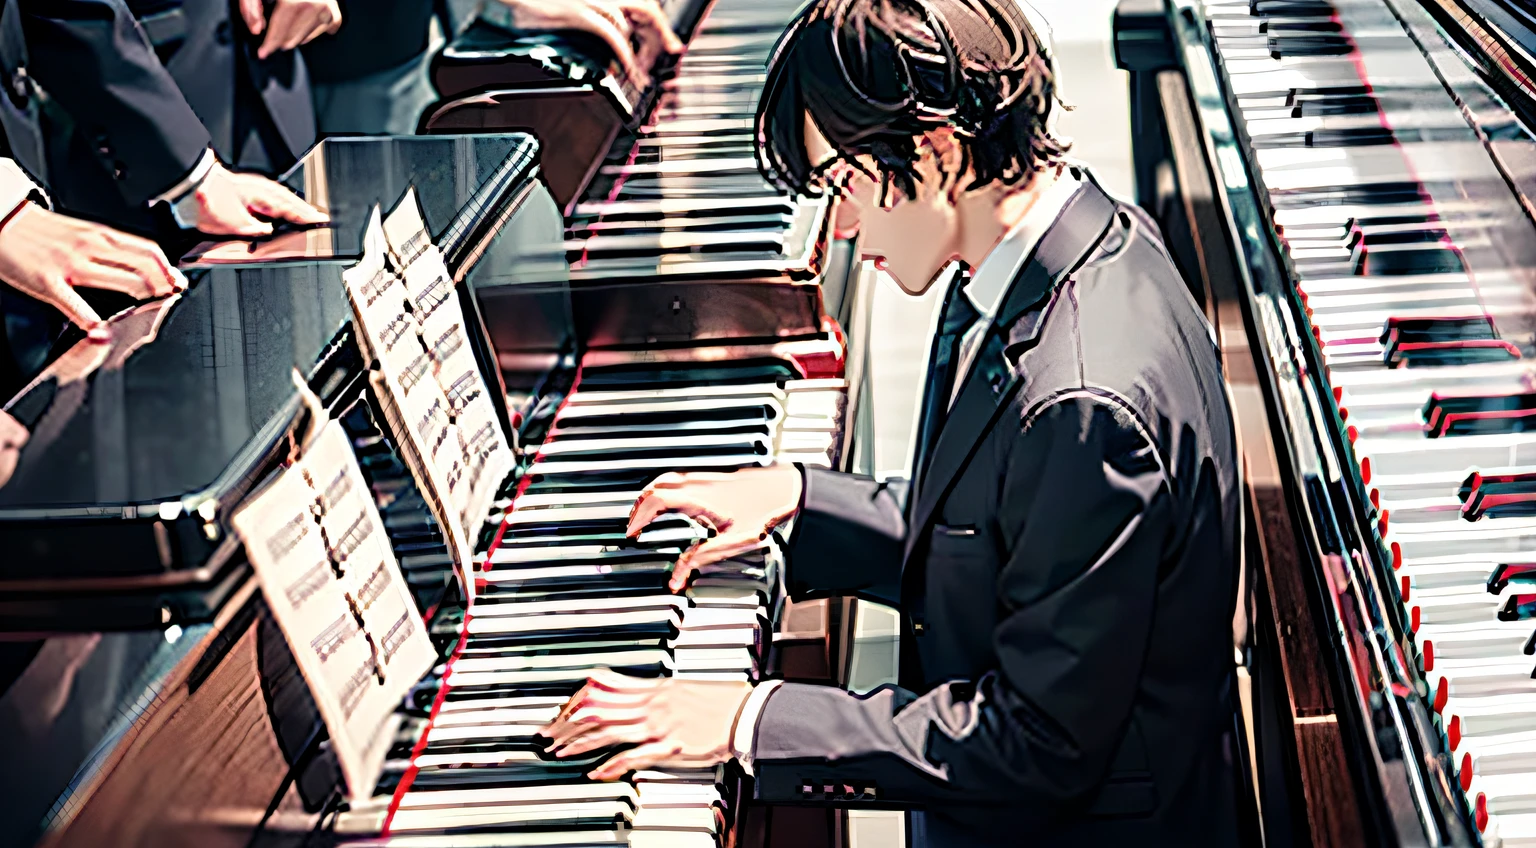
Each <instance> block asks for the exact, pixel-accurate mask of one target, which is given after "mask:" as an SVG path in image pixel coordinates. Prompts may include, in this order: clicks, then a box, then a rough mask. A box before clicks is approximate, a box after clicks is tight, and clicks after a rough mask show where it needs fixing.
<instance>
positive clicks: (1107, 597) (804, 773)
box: [753, 392, 1173, 825]
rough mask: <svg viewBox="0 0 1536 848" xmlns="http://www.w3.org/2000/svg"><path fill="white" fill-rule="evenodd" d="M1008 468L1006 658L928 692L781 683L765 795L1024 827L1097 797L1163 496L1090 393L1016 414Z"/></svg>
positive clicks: (1119, 424)
mask: <svg viewBox="0 0 1536 848" xmlns="http://www.w3.org/2000/svg"><path fill="white" fill-rule="evenodd" d="M1001 473H1002V479H1001V481H1000V491H999V497H1000V499H1001V500H1000V502H999V512H998V515H999V524H1000V529H1001V531H1002V533H1003V536H1002V537H1001V538H1003V539H1005V540H1006V550H1007V551H1009V552H1010V554H1009V555H1008V558H1007V559H1006V561H1005V562H1004V564H1003V566H1002V568H1001V571H1000V573H999V578H998V581H997V587H998V591H999V593H1000V595H1001V597H1000V598H999V599H998V601H999V602H1000V604H1001V606H1002V608H1003V609H1005V610H1007V612H1006V614H1003V615H1001V617H1000V618H999V620H998V624H997V628H996V631H995V633H994V637H993V638H994V643H995V648H996V652H997V656H998V667H997V668H995V669H992V670H990V671H988V672H987V673H985V674H984V675H982V676H981V677H980V679H977V680H968V681H955V682H952V683H949V684H945V685H942V686H939V687H937V688H935V689H933V690H932V691H930V692H928V693H927V694H925V695H923V696H921V697H917V696H915V695H914V694H913V693H910V692H907V691H904V690H900V689H896V688H891V687H886V688H882V689H880V690H876V691H875V692H874V693H871V694H869V695H867V696H857V695H853V694H851V693H848V692H845V691H842V690H840V689H835V688H831V687H821V686H807V685H799V684H785V685H784V686H782V687H781V688H780V689H779V690H778V691H777V692H775V693H774V694H773V695H772V696H771V697H770V698H769V699H768V701H767V703H766V705H765V706H764V708H763V712H762V714H761V716H760V718H759V721H758V729H757V737H756V745H755V748H754V754H753V759H754V764H755V768H756V773H757V785H758V791H759V794H760V796H761V797H762V798H763V799H765V800H770V801H791V800H793V801H799V800H811V801H816V800H823V799H822V798H820V797H819V794H820V793H821V791H822V789H821V787H823V786H828V785H830V786H834V787H841V786H851V787H856V788H855V789H854V791H855V792H862V791H864V790H866V789H870V788H872V789H873V790H874V791H875V794H876V799H875V800H877V801H878V802H881V803H898V804H902V805H917V806H921V805H925V804H936V805H946V806H949V805H963V804H970V805H1007V806H1008V807H1009V808H1010V810H1011V811H1015V812H1017V814H1018V815H1019V816H1020V824H1021V825H1023V824H1026V823H1027V821H1028V820H1030V819H1034V820H1036V821H1039V820H1043V819H1047V818H1050V817H1052V816H1056V815H1061V814H1063V813H1066V812H1069V811H1071V810H1073V809H1074V806H1075V805H1078V804H1082V803H1086V802H1087V801H1088V800H1089V798H1088V796H1089V795H1090V794H1091V791H1092V790H1093V789H1094V788H1095V787H1096V786H1097V785H1098V784H1099V782H1100V781H1101V780H1102V779H1103V777H1104V776H1105V774H1106V773H1107V772H1108V770H1109V767H1110V764H1111V760H1112V757H1113V756H1114V754H1115V752H1116V750H1117V748H1118V746H1119V744H1120V741H1121V738H1122V736H1123V734H1124V732H1125V729H1126V726H1127V721H1128V717H1129V715H1130V710H1131V706H1132V701H1133V698H1134V693H1135V691H1136V688H1137V685H1138V681H1139V679H1140V673H1141V664H1142V655H1143V653H1144V650H1145V645H1146V640H1147V638H1148V633H1149V630H1150V627H1151V618H1152V608H1153V598H1154V596H1155V594H1156V584H1157V578H1158V566H1159V562H1160V561H1161V554H1162V549H1163V546H1164V544H1165V538H1166V536H1167V534H1168V529H1169V526H1170V524H1172V518H1171V515H1170V513H1171V511H1172V509H1173V504H1172V501H1173V499H1172V497H1171V495H1170V494H1169V487H1168V484H1167V478H1166V476H1165V473H1164V470H1163V467H1162V465H1161V461H1160V459H1159V457H1158V454H1157V453H1156V450H1155V449H1154V447H1153V446H1152V444H1151V443H1150V440H1149V438H1148V437H1147V436H1146V435H1145V431H1144V429H1143V428H1142V427H1140V426H1138V424H1137V423H1136V422H1135V421H1134V420H1133V419H1132V418H1131V417H1130V416H1129V415H1127V414H1126V413H1125V412H1124V411H1123V409H1122V408H1121V406H1120V405H1119V404H1117V403H1116V402H1114V400H1113V399H1108V398H1097V397H1094V396H1092V395H1090V394H1088V393H1086V392H1085V393H1083V394H1082V395H1081V396H1078V397H1069V398H1067V399H1063V400H1059V401H1057V402H1055V403H1054V404H1053V405H1051V406H1050V407H1048V408H1046V409H1045V410H1044V411H1043V412H1041V413H1040V414H1038V415H1037V416H1034V417H1033V418H1032V419H1031V420H1029V421H1027V422H1025V423H1024V424H1023V425H1022V426H1021V427H1020V434H1019V435H1018V436H1017V438H1016V439H1015V441H1014V444H1013V446H1012V448H1011V450H1010V452H1009V454H1008V457H1007V459H1006V461H1005V462H1004V468H1003V470H1002V472H1001ZM802 787H809V789H810V791H809V792H807V791H806V790H805V789H803V788H802ZM832 800H840V801H841V800H842V799H837V798H833V799H832ZM856 800H857V799H856Z"/></svg>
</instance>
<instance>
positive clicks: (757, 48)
mask: <svg viewBox="0 0 1536 848" xmlns="http://www.w3.org/2000/svg"><path fill="white" fill-rule="evenodd" d="M798 5H799V3H797V2H788V0H769V2H748V0H727V1H726V2H720V3H716V4H715V6H714V7H713V8H712V9H711V10H710V12H709V14H708V16H707V17H706V18H705V19H704V21H703V22H702V24H701V25H700V27H699V32H698V34H697V35H696V36H695V37H694V39H693V41H692V42H691V43H690V44H689V46H688V52H687V53H685V54H684V55H683V56H682V58H681V59H680V60H679V62H678V65H677V75H676V76H675V77H674V78H672V79H668V80H665V81H664V82H663V83H662V84H661V94H660V96H659V98H658V101H657V104H656V110H655V112H654V114H653V115H652V118H651V120H650V121H648V122H647V123H645V124H644V125H642V126H641V127H640V129H639V131H638V133H637V138H636V140H635V146H634V148H633V149H632V150H625V151H623V154H624V155H623V157H622V158H618V159H610V160H609V161H608V162H607V163H606V164H604V165H603V166H602V167H601V169H600V171H599V174H598V179H597V180H596V181H594V183H593V185H594V187H601V189H602V193H603V195H604V196H603V197H601V198H592V197H590V196H589V198H588V199H587V200H585V201H583V202H582V203H580V204H578V205H577V206H576V209H575V212H574V214H573V215H572V216H571V217H570V219H569V221H568V227H567V241H566V251H567V256H568V258H569V259H570V261H571V267H572V273H573V277H574V278H575V279H582V278H587V279H592V278H602V279H607V278H622V277H629V276H633V275H635V274H636V273H643V274H646V275H648V276H661V277H669V276H677V275H686V276H711V277H720V276H753V277H761V276H781V275H786V274H798V275H801V276H806V275H809V274H811V273H814V270H813V269H814V266H815V263H816V262H817V259H818V256H817V253H816V252H817V250H818V248H819V246H820V245H821V244H822V243H823V236H824V235H825V233H824V229H825V226H826V215H825V211H826V205H825V203H823V202H821V201H816V200H801V199H796V198H792V197H789V196H787V195H785V194H783V193H782V192H780V191H779V190H778V189H777V188H776V187H774V186H773V185H772V184H770V183H768V182H767V181H766V180H764V179H763V177H762V175H761V174H760V173H759V172H758V168H757V157H756V144H755V141H754V127H753V124H754V119H755V116H756V114H757V99H758V95H759V94H760V93H761V91H762V85H763V78H764V73H765V72H764V68H765V67H766V64H767V61H768V56H769V54H770V53H771V52H772V50H773V47H774V45H775V44H776V43H777V42H778V39H779V36H780V35H782V33H783V30H784V26H785V24H786V23H787V22H788V21H789V18H790V16H791V15H792V14H793V13H794V12H795V11H796V7H797V6H798Z"/></svg>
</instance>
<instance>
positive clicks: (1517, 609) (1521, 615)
mask: <svg viewBox="0 0 1536 848" xmlns="http://www.w3.org/2000/svg"><path fill="white" fill-rule="evenodd" d="M1532 619H1536V594H1529V595H1511V596H1510V597H1509V599H1508V600H1506V601H1505V602H1504V606H1502V607H1500V608H1499V620H1500V621H1530V620H1532Z"/></svg>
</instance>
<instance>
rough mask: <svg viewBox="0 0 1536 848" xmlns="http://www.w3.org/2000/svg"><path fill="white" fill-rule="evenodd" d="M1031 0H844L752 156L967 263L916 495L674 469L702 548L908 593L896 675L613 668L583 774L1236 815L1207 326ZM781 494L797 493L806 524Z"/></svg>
mask: <svg viewBox="0 0 1536 848" xmlns="http://www.w3.org/2000/svg"><path fill="white" fill-rule="evenodd" d="M1053 100H1054V92H1053V79H1052V73H1051V67H1050V64H1049V60H1048V58H1047V56H1046V53H1045V50H1044V48H1043V46H1042V44H1041V42H1040V40H1039V38H1038V36H1037V35H1036V33H1035V31H1034V30H1033V29H1032V28H1031V26H1030V24H1029V22H1028V19H1027V18H1026V17H1025V16H1024V14H1023V13H1022V11H1021V10H1020V9H1019V8H1018V7H1017V6H1016V5H1014V0H828V2H823V3H817V4H814V5H813V6H811V7H810V8H808V9H807V10H806V11H805V12H803V13H802V15H801V17H800V18H799V19H798V20H797V22H796V23H795V24H793V25H792V26H791V28H790V31H789V34H788V35H787V36H786V37H785V39H784V41H783V42H782V43H781V44H780V46H779V49H778V51H777V52H776V53H775V55H774V57H773V60H772V62H771V65H770V68H769V72H768V82H767V86H766V88H765V91H764V95H763V99H762V102H761V104H760V106H759V121H758V126H759V133H760V141H761V147H762V149H763V156H764V159H765V160H766V167H767V169H768V170H769V171H770V172H771V174H772V175H773V176H774V177H776V178H777V179H779V180H781V181H783V182H784V183H786V184H788V185H789V186H790V187H793V188H794V189H796V190H798V191H803V192H816V191H823V190H831V191H835V192H836V193H837V194H838V195H839V197H840V208H839V210H838V218H839V225H840V226H841V227H843V228H845V229H848V230H852V229H855V228H856V229H857V230H858V231H859V237H860V239H859V247H860V249H861V251H862V252H863V254H864V256H866V257H870V258H875V259H877V260H880V261H882V262H883V263H884V265H885V267H886V269H887V270H888V271H889V273H890V274H891V276H892V277H893V278H894V279H895V280H896V281H897V282H898V283H899V284H900V285H901V286H902V288H904V289H906V290H907V291H909V292H911V293H913V294H919V293H921V292H923V291H924V290H926V289H927V288H928V287H929V286H930V285H932V284H934V282H936V281H937V280H938V278H939V277H940V275H941V274H943V272H944V269H945V268H946V267H947V266H949V265H950V263H951V261H952V260H959V261H960V263H961V264H962V266H963V268H965V269H968V273H964V272H963V273H961V274H958V275H956V276H955V277H954V278H953V280H952V281H949V280H946V281H945V285H947V286H948V291H947V295H948V296H947V298H946V300H945V305H944V308H943V310H942V313H941V322H940V327H939V329H938V332H937V335H936V337H935V339H934V340H933V348H932V356H931V366H930V369H931V374H930V380H929V383H928V386H927V390H926V395H927V397H926V401H925V404H924V406H925V409H924V411H923V417H922V420H921V426H920V427H919V433H918V449H917V458H916V462H915V465H914V468H915V473H914V480H913V483H912V487H911V494H910V497H909V498H908V499H907V502H906V503H905V505H903V503H902V502H901V501H900V499H899V498H898V497H897V495H896V492H894V491H893V490H892V489H891V488H890V487H888V486H886V485H885V484H882V483H880V482H877V481H874V480H871V479H867V478H863V477H856V476H852V475H847V474H840V473H836V472H831V471H826V470H822V469H817V468H798V467H795V466H785V465H776V466H771V467H767V468H752V469H746V470H741V471H737V472H735V473H729V474H715V473H710V474H686V475H667V476H665V477H663V478H661V479H659V480H657V481H656V482H655V483H654V484H653V485H652V486H651V487H650V488H649V489H648V490H647V491H646V492H645V493H644V494H643V495H642V496H641V498H640V500H639V502H638V503H637V505H636V507H635V510H634V513H633V515H632V517H631V522H630V527H629V530H630V533H631V534H634V533H637V532H638V531H639V530H640V528H642V527H643V526H645V525H646V524H647V523H649V522H650V521H651V520H652V519H654V518H655V517H656V516H658V515H661V514H663V513H679V512H680V513H685V514H688V515H690V516H694V517H695V518H697V519H699V520H701V521H702V522H704V523H706V524H708V525H711V526H712V527H713V528H714V530H715V531H716V532H715V535H714V536H713V537H712V538H711V539H710V540H709V541H707V542H704V543H703V544H700V545H698V546H696V547H695V548H693V549H692V550H690V551H689V552H688V553H687V554H685V555H684V556H683V558H682V559H680V560H679V562H678V564H677V567H676V569H675V572H674V576H673V588H674V589H677V590H681V589H682V588H684V586H685V585H686V582H687V579H688V576H689V575H690V574H691V573H692V572H693V571H694V570H696V569H698V568H699V567H700V566H702V565H704V564H707V563H709V562H712V561H716V560H720V559H724V558H728V557H730V556H732V555H734V554H737V553H739V552H741V551H744V550H747V549H750V548H753V547H756V546H758V545H760V544H761V543H762V540H763V539H765V538H766V537H767V535H768V534H769V533H770V532H775V531H777V532H780V533H781V534H782V535H783V536H784V537H786V541H787V545H788V578H787V579H788V585H789V589H790V591H791V593H792V594H794V595H795V596H796V597H804V596H807V595H814V594H860V595H864V596H866V597H870V598H874V599H878V600H882V601H884V602H886V603H890V604H893V605H895V606H897V607H898V608H899V609H900V611H901V613H902V620H903V641H902V652H901V659H902V670H901V680H900V684H901V685H900V686H899V687H882V688H880V689H877V690H876V691H874V692H872V693H869V694H867V695H854V694H851V693H849V692H845V691H842V690H840V689H836V688H832V687H822V686H809V685H802V684H794V683H781V682H777V681H774V682H765V683H760V684H757V685H756V686H753V685H750V684H746V683H734V682H716V681H691V680H679V679H675V678H670V679H659V680H649V679H647V680H641V679H635V678H628V677H624V676H621V675H617V674H604V675H600V676H598V677H595V678H594V679H593V680H592V681H591V682H589V683H588V685H587V686H586V687H584V688H583V689H582V691H581V692H579V693H577V695H576V696H575V697H574V698H573V699H572V700H571V701H570V702H569V703H568V704H567V705H566V706H565V707H564V708H563V709H562V711H561V713H560V714H559V717H558V718H557V719H556V720H555V721H554V722H553V723H552V724H551V725H550V726H549V727H547V728H546V729H545V730H544V733H545V735H547V736H549V737H550V738H551V745H552V747H553V750H554V752H555V753H556V755H558V756H574V755H577V754H581V753H584V752H590V751H593V750H600V749H603V748H607V747H615V746H632V747H628V748H627V749H626V750H623V751H621V752H620V753H618V754H616V755H615V756H613V757H612V758H611V759H609V760H607V761H606V762H605V763H604V764H603V765H601V766H600V767H598V768H597V770H596V771H594V772H593V776H594V777H598V778H608V779H612V778H618V777H620V776H622V775H623V774H625V773H627V772H629V771H633V770H636V769H641V768H646V767H649V766H651V765H656V764H660V765H665V766H704V765H710V764H715V763H719V762H724V761H726V760H728V759H731V758H733V757H734V758H735V759H737V760H739V761H740V762H741V764H742V766H743V767H744V768H746V769H747V770H748V771H749V772H751V773H752V774H753V775H754V776H755V778H756V788H757V793H758V797H759V798H760V799H762V800H764V801H770V802H792V803H806V802H820V803H835V804H840V805H847V806H857V805H860V804H870V803H874V804H881V805H896V806H901V807H907V808H911V809H914V810H915V811H918V812H916V813H915V814H914V815H913V816H912V817H911V818H910V832H911V837H912V841H913V844H914V845H924V846H940V845H942V846H978V845H1025V844H1027V845H1062V846H1069V845H1070V846H1084V845H1116V844H1125V845H1178V846H1186V845H1203V846H1206V845H1228V844H1235V842H1236V841H1237V836H1236V825H1235V812H1234V808H1233V794H1232V790H1233V785H1232V775H1233V771H1232V770H1231V764H1230V763H1229V762H1228V758H1227V755H1226V753H1225V750H1224V743H1223V738H1224V731H1225V730H1226V729H1228V728H1230V727H1231V720H1232V713H1231V711H1230V710H1231V708H1230V706H1229V702H1228V700H1227V694H1226V693H1227V685H1228V680H1229V677H1230V674H1231V669H1232V648H1231V641H1230V640H1231V621H1232V612H1233V606H1234V601H1235V597H1234V596H1235V586H1236V582H1237V569H1238V565H1237V563H1238V549H1237V537H1238V521H1239V513H1238V472H1237V463H1236V456H1235V448H1234V435H1233V430H1232V422H1231V418H1230V415H1229V411H1228V408H1227V402H1226V395H1225V389H1224V385H1223V382H1222V377H1221V373H1220V365H1219V360H1218V354H1217V350H1216V348H1215V345H1214V342H1213V340H1212V337H1211V333H1210V330H1209V327H1208V326H1207V324H1206V322H1205V320H1204V317H1203V316H1202V314H1201V312H1200V310H1199V308H1198V307H1197V306H1196V304H1195V303H1194V301H1193V300H1192V298H1191V297H1190V295H1189V293H1188V290H1187V289H1186V287H1185V285H1184V282H1183V281H1182V279H1181V277H1180V274H1179V272H1178V270H1177V269H1176V268H1175V267H1174V265H1173V263H1172V261H1171V260H1170V259H1169V256H1168V254H1167V252H1166V251H1165V250H1164V249H1163V246H1162V244H1161V242H1160V239H1159V235H1158V233H1157V231H1156V229H1155V227H1154V225H1153V224H1152V223H1151V222H1150V220H1149V219H1148V218H1147V217H1146V216H1145V215H1143V214H1142V213H1141V212H1140V210H1138V209H1135V208H1133V207H1129V206H1125V205H1121V204H1119V203H1117V202H1116V201H1114V200H1112V199H1111V198H1109V197H1108V196H1107V195H1106V194H1105V193H1104V192H1103V191H1102V190H1101V189H1100V188H1099V187H1098V186H1097V185H1096V184H1095V183H1094V182H1093V180H1092V178H1091V177H1090V176H1089V175H1088V174H1087V173H1086V172H1084V171H1083V170H1082V169H1081V168H1077V167H1072V166H1069V165H1068V164H1066V163H1065V162H1063V161H1062V158H1061V157H1062V154H1063V153H1064V149H1063V146H1062V145H1061V144H1060V143H1058V142H1057V141H1056V140H1055V139H1054V138H1053V137H1052V136H1051V133H1050V130H1049V117H1050V113H1051V109H1052V105H1053ZM791 519H792V521H791Z"/></svg>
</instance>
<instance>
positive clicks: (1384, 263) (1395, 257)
mask: <svg viewBox="0 0 1536 848" xmlns="http://www.w3.org/2000/svg"><path fill="white" fill-rule="evenodd" d="M1358 253H1359V259H1358V260H1357V262H1356V265H1355V273H1357V274H1360V275H1363V276H1383V277H1385V276H1405V275H1410V274H1413V275H1418V274H1452V273H1465V272H1466V270H1467V266H1466V263H1464V262H1463V261H1462V259H1461V254H1460V253H1458V252H1456V251H1455V250H1452V249H1450V248H1444V247H1432V248H1425V249H1423V250H1376V251H1373V250H1371V249H1370V248H1368V247H1366V248H1361V249H1359V251H1358Z"/></svg>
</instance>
